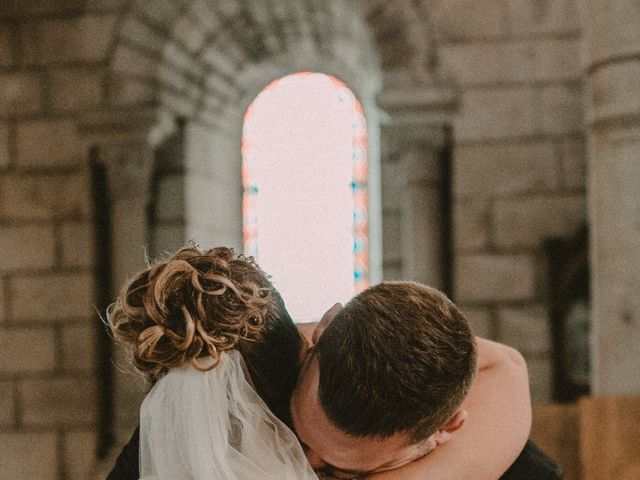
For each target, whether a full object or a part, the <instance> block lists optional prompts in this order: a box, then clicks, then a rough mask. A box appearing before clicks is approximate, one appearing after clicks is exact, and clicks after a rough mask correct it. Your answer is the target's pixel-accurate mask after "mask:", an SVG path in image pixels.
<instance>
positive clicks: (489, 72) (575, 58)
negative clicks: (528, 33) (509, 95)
mask: <svg viewBox="0 0 640 480" xmlns="http://www.w3.org/2000/svg"><path fill="white" fill-rule="evenodd" d="M439 51H440V52H441V58H442V64H443V68H444V69H445V70H446V71H447V72H448V73H451V74H452V75H453V78H454V79H455V80H456V81H457V82H459V83H461V84H462V85H483V84H492V83H501V82H526V83H528V82H536V81H538V82H539V81H554V80H575V79H578V78H580V75H581V68H580V62H579V55H578V41H577V40H573V39H568V40H565V39H550V40H549V39H543V40H527V41H515V42H514V41H510V42H503V43H496V42H492V43H465V44H454V45H445V46H443V47H442V48H441V49H440V50H439Z"/></svg>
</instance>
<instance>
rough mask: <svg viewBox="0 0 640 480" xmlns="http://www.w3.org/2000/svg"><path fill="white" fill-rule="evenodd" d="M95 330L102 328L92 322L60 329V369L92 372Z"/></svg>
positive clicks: (94, 352) (94, 353) (94, 354)
mask: <svg viewBox="0 0 640 480" xmlns="http://www.w3.org/2000/svg"><path fill="white" fill-rule="evenodd" d="M97 328H102V327H101V326H95V325H94V324H93V322H91V323H90V324H87V325H71V326H68V327H64V328H62V339H61V340H62V341H61V343H62V367H63V368H64V369H65V370H66V371H70V372H75V371H93V369H94V367H95V364H96V362H95V356H96V335H97V332H96V330H97Z"/></svg>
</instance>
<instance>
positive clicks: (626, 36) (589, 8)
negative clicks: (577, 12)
mask: <svg viewBox="0 0 640 480" xmlns="http://www.w3.org/2000/svg"><path fill="white" fill-rule="evenodd" d="M581 7H583V8H584V10H585V11H584V12H583V15H582V18H583V19H584V21H585V23H586V25H584V29H585V31H586V33H587V35H586V37H587V38H588V39H589V41H588V42H586V43H587V45H586V46H587V49H588V51H587V52H586V58H588V59H589V60H590V61H591V62H594V63H599V62H605V61H606V60H609V59H614V60H615V59H618V58H625V57H629V58H631V57H635V56H636V55H637V54H638V52H640V29H639V28H638V3H637V2H636V0H618V1H617V2H615V3H612V2H610V1H608V0H598V1H590V2H589V3H585V4H584V5H582V6H581Z"/></svg>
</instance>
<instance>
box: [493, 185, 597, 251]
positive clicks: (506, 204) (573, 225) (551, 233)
mask: <svg viewBox="0 0 640 480" xmlns="http://www.w3.org/2000/svg"><path fill="white" fill-rule="evenodd" d="M585 220H586V205H585V200H584V198H583V197H582V196H571V197H537V198H536V197H533V198H528V199H524V200H502V201H499V202H497V203H496V204H495V207H494V220H493V221H494V228H495V238H496V244H497V245H499V246H501V247H535V246H539V245H540V243H541V242H542V241H543V240H544V239H546V238H550V237H562V238H569V237H571V236H572V235H574V234H575V233H576V231H577V230H578V229H579V228H580V226H581V225H583V224H584V222H585Z"/></svg>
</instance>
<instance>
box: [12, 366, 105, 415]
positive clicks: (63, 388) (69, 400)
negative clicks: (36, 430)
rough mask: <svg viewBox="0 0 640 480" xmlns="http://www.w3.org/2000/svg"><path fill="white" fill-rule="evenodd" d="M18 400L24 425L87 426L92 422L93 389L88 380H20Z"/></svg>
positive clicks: (76, 378)
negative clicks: (19, 399)
mask: <svg viewBox="0 0 640 480" xmlns="http://www.w3.org/2000/svg"><path fill="white" fill-rule="evenodd" d="M20 397H21V400H22V403H21V409H22V421H23V422H24V424H25V425H30V426H36V425H39V426H46V425H90V424H91V423H93V422H94V421H95V412H96V402H95V385H94V382H93V380H92V379H89V378H80V377H63V378H53V379H46V380H39V379H34V380H23V381H22V382H21V384H20Z"/></svg>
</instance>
